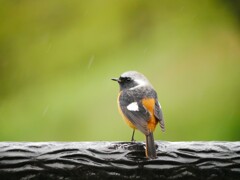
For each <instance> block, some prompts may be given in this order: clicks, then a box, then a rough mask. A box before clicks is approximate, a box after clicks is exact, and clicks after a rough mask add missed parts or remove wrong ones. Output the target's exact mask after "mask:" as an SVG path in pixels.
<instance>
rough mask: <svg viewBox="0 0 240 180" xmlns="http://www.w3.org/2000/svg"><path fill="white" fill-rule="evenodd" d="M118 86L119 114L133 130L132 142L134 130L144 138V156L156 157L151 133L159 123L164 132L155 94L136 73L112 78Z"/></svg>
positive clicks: (140, 75)
mask: <svg viewBox="0 0 240 180" xmlns="http://www.w3.org/2000/svg"><path fill="white" fill-rule="evenodd" d="M112 80H114V81H117V82H118V83H119V85H120V92H119V95H118V107H119V112H120V114H121V115H122V116H123V119H124V120H125V121H126V123H127V124H128V125H129V126H130V127H131V128H133V134H132V141H134V133H135V129H138V130H140V131H141V132H142V133H143V134H145V136H146V156H147V157H148V158H151V159H154V158H156V157H157V154H156V148H155V144H154V138H153V131H154V130H155V127H156V125H157V124H158V123H159V124H160V127H161V129H162V131H164V120H163V113H162V109H161V105H160V103H159V101H158V97H157V93H156V91H155V90H154V89H153V86H152V85H151V83H150V82H149V81H148V79H147V78H146V77H145V76H144V75H143V74H141V73H139V72H136V71H128V72H125V73H123V74H122V75H121V76H120V77H119V78H113V79H112Z"/></svg>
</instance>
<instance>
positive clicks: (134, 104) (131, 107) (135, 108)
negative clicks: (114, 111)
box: [127, 102, 139, 111]
mask: <svg viewBox="0 0 240 180" xmlns="http://www.w3.org/2000/svg"><path fill="white" fill-rule="evenodd" d="M127 109H128V110H129V111H139V108H138V104H137V102H132V103H131V104H129V105H128V106H127Z"/></svg>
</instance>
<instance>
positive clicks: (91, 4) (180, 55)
mask: <svg viewBox="0 0 240 180" xmlns="http://www.w3.org/2000/svg"><path fill="white" fill-rule="evenodd" d="M238 23H239V22H238V17H236V13H233V10H232V9H231V8H230V6H228V5H227V4H226V2H225V1H215V0H210V1H209V0H204V1H192V0H175V1H173V0H170V1H169V0H161V1H151V2H149V1H146V0H130V1H129V0H116V1H110V0H104V1H100V0H90V1H67V0H60V1H59V0H52V1H47V0H43V1H32V0H22V1H18V0H12V1H9V0H1V1H0V140H1V141H98V140H107V141H111V140H121V141H124V140H130V136H131V132H132V131H131V129H129V128H128V127H127V126H126V125H125V124H124V123H123V121H122V119H121V116H120V115H119V114H118V112H117V104H116V98H117V93H118V90H119V88H118V86H117V84H115V83H114V82H112V81H110V78H112V77H118V76H119V75H120V74H121V73H122V72H124V71H128V70H137V71H140V72H142V73H143V74H145V75H146V76H147V77H148V78H149V79H150V81H151V82H152V84H153V85H154V87H155V89H156V91H157V92H158V94H159V100H160V102H161V104H162V106H163V112H164V116H165V120H166V132H165V133H161V132H160V128H157V129H156V131H155V138H156V139H160V140H170V141H177V140H227V141H229V140H240V135H239V129H240V111H239V108H240V106H239V105H240V98H239V97H240V96H239V92H240V80H239V78H240V39H239V31H240V30H239V24H238ZM136 139H137V140H143V139H144V136H143V135H142V134H141V133H136Z"/></svg>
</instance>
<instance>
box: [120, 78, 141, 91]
mask: <svg viewBox="0 0 240 180" xmlns="http://www.w3.org/2000/svg"><path fill="white" fill-rule="evenodd" d="M118 83H119V85H120V90H123V89H130V88H132V87H135V86H137V83H136V82H135V81H134V80H133V79H132V78H130V77H120V78H119V79H118Z"/></svg>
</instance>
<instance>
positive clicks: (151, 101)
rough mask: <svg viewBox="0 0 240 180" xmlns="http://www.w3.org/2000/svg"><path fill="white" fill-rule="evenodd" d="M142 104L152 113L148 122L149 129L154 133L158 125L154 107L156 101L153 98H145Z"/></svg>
mask: <svg viewBox="0 0 240 180" xmlns="http://www.w3.org/2000/svg"><path fill="white" fill-rule="evenodd" d="M142 104H143V105H144V107H145V108H146V109H147V110H148V112H149V113H150V119H149V121H148V129H149V130H150V131H151V132H153V131H154V130H155V127H156V125H157V123H158V121H157V120H156V118H155V116H154V107H155V99H153V98H145V99H143V100H142Z"/></svg>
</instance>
